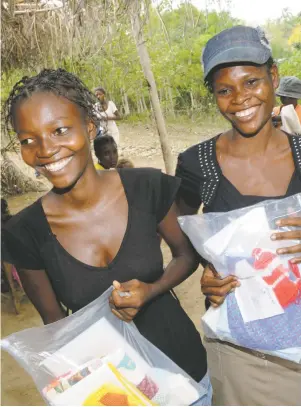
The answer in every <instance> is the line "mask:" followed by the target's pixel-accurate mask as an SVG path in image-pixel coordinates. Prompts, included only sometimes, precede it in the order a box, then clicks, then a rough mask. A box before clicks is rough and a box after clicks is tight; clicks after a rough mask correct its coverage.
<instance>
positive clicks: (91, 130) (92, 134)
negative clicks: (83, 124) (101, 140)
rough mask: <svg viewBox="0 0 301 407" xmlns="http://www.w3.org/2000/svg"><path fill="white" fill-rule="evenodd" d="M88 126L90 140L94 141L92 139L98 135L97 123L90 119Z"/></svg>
mask: <svg viewBox="0 0 301 407" xmlns="http://www.w3.org/2000/svg"><path fill="white" fill-rule="evenodd" d="M87 128H88V134H89V140H90V141H92V140H94V139H95V137H96V126H95V124H94V123H93V122H92V121H91V120H90V121H89V122H88V125H87Z"/></svg>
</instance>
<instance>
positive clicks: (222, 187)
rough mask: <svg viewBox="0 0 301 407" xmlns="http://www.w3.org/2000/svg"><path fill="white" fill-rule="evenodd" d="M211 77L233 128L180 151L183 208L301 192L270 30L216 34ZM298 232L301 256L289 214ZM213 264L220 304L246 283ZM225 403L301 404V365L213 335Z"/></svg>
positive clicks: (218, 400) (215, 379)
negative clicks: (278, 98)
mask: <svg viewBox="0 0 301 407" xmlns="http://www.w3.org/2000/svg"><path fill="white" fill-rule="evenodd" d="M202 58H203V65H204V77H205V83H206V84H207V86H208V88H209V90H210V91H211V92H212V93H213V94H214V96H215V99H216V102H217V105H218V108H219V110H220V113H221V114H222V115H223V116H224V117H225V119H226V120H228V121H229V122H230V123H231V129H230V130H228V131H226V132H224V133H222V134H219V135H218V136H216V137H214V138H212V139H210V140H207V141H205V142H202V143H200V144H198V145H195V146H193V147H191V148H189V149H188V150H186V151H185V152H184V153H182V154H180V155H179V159H178V166H177V171H176V174H177V176H179V177H180V178H182V185H181V188H180V191H179V195H178V199H177V200H178V207H179V210H180V213H181V214H194V213H197V211H198V209H199V208H200V205H201V204H203V210H204V212H226V211H230V210H233V209H238V208H242V207H246V206H250V205H253V204H256V203H258V202H261V201H264V200H267V199H277V198H283V197H287V196H290V195H293V194H296V193H298V192H301V138H300V137H299V138H298V137H297V136H291V135H288V134H286V133H284V132H282V131H280V130H278V129H276V128H275V127H274V126H273V124H272V119H271V117H272V116H271V114H272V110H273V106H274V101H275V92H274V89H276V88H277V86H278V72H277V67H276V66H275V64H274V62H273V59H272V55H271V50H270V47H269V44H268V41H267V40H266V38H265V36H264V33H263V32H262V31H260V30H258V29H254V28H251V27H245V26H236V27H233V28H231V29H228V30H225V31H223V32H221V33H220V34H218V35H216V36H215V37H213V38H212V39H210V40H209V41H208V43H207V45H206V47H205V50H204V52H203V57H202ZM286 225H291V226H292V225H293V226H295V227H296V231H295V232H291V233H289V234H288V233H278V234H276V235H275V236H273V237H272V238H275V239H283V240H284V242H283V243H284V244H283V246H284V247H283V249H282V251H280V252H279V253H281V254H282V253H293V254H294V256H295V260H294V261H295V262H296V263H300V262H301V245H300V244H299V245H296V246H294V247H290V248H286V247H285V246H286V245H285V239H288V238H293V239H301V218H291V219H282V220H281V226H286ZM204 265H205V270H204V273H203V277H202V281H201V284H202V291H203V293H204V294H205V295H206V296H207V302H210V303H211V304H212V305H213V306H219V305H220V304H221V303H222V302H223V301H224V298H225V295H227V293H228V292H229V291H230V290H232V289H235V287H237V286H238V285H239V282H238V281H237V280H236V279H235V277H232V276H230V277H227V278H224V279H221V278H219V276H218V275H217V274H216V272H214V271H212V270H211V269H210V267H208V266H206V264H204ZM206 348H207V352H208V364H209V371H210V375H211V381H212V385H213V391H214V403H215V404H217V405H300V404H301V367H300V365H298V364H295V363H293V362H288V361H285V360H283V359H279V358H276V357H271V356H268V355H266V354H263V353H259V352H254V351H252V350H249V349H246V348H241V347H239V346H234V345H231V344H229V343H226V342H223V341H213V340H212V341H209V340H207V341H206Z"/></svg>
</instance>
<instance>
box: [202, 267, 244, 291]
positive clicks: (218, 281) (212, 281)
mask: <svg viewBox="0 0 301 407" xmlns="http://www.w3.org/2000/svg"><path fill="white" fill-rule="evenodd" d="M234 282H238V279H237V278H236V277H235V276H228V277H225V278H221V277H216V276H215V275H214V274H213V272H212V270H210V269H208V270H205V271H204V273H203V276H202V279H201V284H202V285H204V286H211V287H222V286H224V285H227V284H230V283H234Z"/></svg>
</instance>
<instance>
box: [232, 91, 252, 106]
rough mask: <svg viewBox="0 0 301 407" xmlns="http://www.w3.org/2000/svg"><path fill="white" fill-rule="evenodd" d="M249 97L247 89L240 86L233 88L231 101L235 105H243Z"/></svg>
mask: <svg viewBox="0 0 301 407" xmlns="http://www.w3.org/2000/svg"><path fill="white" fill-rule="evenodd" d="M249 98H250V96H249V92H248V90H246V89H245V88H244V87H242V88H238V89H236V90H235V92H234V97H233V99H232V102H233V103H234V104H236V105H243V104H244V103H245V101H246V100H248V99H249Z"/></svg>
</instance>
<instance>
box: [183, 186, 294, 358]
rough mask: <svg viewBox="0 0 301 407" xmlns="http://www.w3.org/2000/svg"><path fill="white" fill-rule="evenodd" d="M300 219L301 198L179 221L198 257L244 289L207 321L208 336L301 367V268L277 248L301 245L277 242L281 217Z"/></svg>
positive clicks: (208, 315) (213, 310) (212, 310)
mask: <svg viewBox="0 0 301 407" xmlns="http://www.w3.org/2000/svg"><path fill="white" fill-rule="evenodd" d="M300 216H301V194H296V195H294V196H291V197H288V198H285V199H277V200H276V199H275V200H269V201H264V202H262V203H259V204H257V205H254V206H250V207H247V208H243V209H237V210H234V211H231V212H226V213H207V214H202V215H193V216H183V217H180V218H179V223H180V225H181V228H182V230H183V231H184V232H185V234H186V235H187V236H188V237H189V239H190V241H191V242H192V244H193V246H194V247H195V249H196V250H197V251H198V253H199V254H200V255H201V256H202V257H203V258H204V259H206V260H207V261H208V262H209V263H211V264H212V265H213V266H214V268H215V269H216V271H217V272H218V273H219V275H220V276H221V277H222V278H223V277H226V276H228V275H235V276H237V277H238V279H239V281H240V284H241V285H240V287H237V288H235V290H234V292H231V293H229V294H228V295H227V297H226V299H225V302H224V303H223V304H222V305H221V306H219V307H218V308H213V307H210V308H209V310H208V311H207V312H206V314H205V315H204V317H203V318H202V322H203V327H204V331H205V334H206V336H207V337H209V338H218V339H221V340H225V341H229V342H232V343H234V344H237V345H240V346H243V347H246V348H250V349H255V350H258V351H263V352H266V353H270V354H273V355H275V356H278V357H282V358H285V359H288V360H292V361H295V362H297V363H301V273H300V271H301V265H300V264H295V263H293V262H291V260H292V259H293V257H296V256H298V255H299V254H295V255H277V253H276V250H277V249H278V248H283V247H289V246H294V245H297V244H300V241H299V240H298V241H296V240H294V241H293V240H282V241H281V240H280V241H273V240H272V239H271V235H272V234H273V233H275V232H286V231H291V230H294V229H295V228H294V227H285V228H283V227H281V228H279V227H277V226H276V221H277V220H278V219H282V218H287V217H300Z"/></svg>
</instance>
